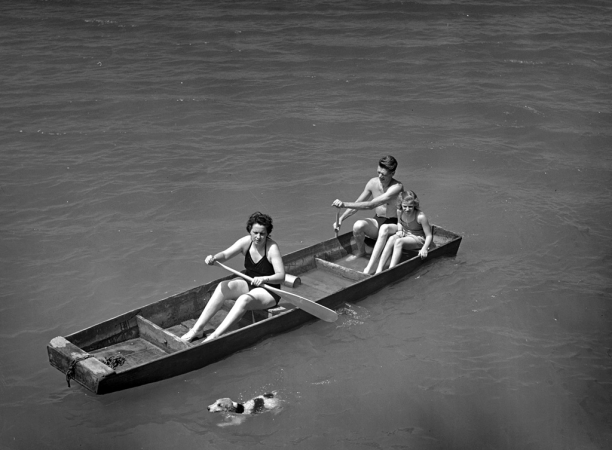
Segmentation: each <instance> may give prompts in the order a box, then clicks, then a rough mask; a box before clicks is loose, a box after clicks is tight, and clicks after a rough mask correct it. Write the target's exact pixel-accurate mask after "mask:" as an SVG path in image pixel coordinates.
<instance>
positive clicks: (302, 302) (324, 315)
mask: <svg viewBox="0 0 612 450" xmlns="http://www.w3.org/2000/svg"><path fill="white" fill-rule="evenodd" d="M215 264H219V265H220V266H221V267H223V268H224V269H225V270H227V271H228V272H232V273H233V274H234V275H238V276H239V277H242V278H244V279H245V280H247V281H249V282H252V281H253V278H251V277H250V276H248V275H245V274H244V273H242V272H238V271H237V270H234V269H232V268H231V267H227V266H226V265H225V264H221V263H220V262H219V261H215ZM261 287H263V288H264V289H268V290H269V291H272V292H276V293H277V294H278V295H281V296H282V297H283V298H285V300H287V301H288V302H289V303H291V304H293V305H295V306H297V307H298V308H300V309H302V310H304V311H306V312H307V313H309V314H312V315H313V316H315V317H318V318H319V319H321V320H324V321H326V322H335V321H336V320H338V314H336V312H335V311H333V310H331V309H329V308H326V307H325V306H323V305H319V304H318V303H315V302H313V301H312V300H308V299H307V298H305V297H302V296H300V295H297V294H294V293H292V292H288V291H281V290H280V289H276V288H273V287H272V286H268V285H267V284H262V285H261Z"/></svg>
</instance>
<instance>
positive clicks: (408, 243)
mask: <svg viewBox="0 0 612 450" xmlns="http://www.w3.org/2000/svg"><path fill="white" fill-rule="evenodd" d="M422 246H423V244H422V243H420V242H419V241H418V240H416V239H415V238H413V237H410V236H406V237H403V238H400V239H397V240H396V241H395V243H394V244H393V255H392V256H391V264H389V268H391V267H395V266H397V264H398V263H399V262H400V259H402V249H407V250H414V249H416V248H421V247H422Z"/></svg>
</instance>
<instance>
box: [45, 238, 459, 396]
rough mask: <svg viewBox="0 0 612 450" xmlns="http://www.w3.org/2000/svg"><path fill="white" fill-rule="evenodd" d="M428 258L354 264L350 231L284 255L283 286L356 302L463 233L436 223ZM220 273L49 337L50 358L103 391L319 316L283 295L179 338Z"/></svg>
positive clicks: (452, 251)
mask: <svg viewBox="0 0 612 450" xmlns="http://www.w3.org/2000/svg"><path fill="white" fill-rule="evenodd" d="M432 228H433V244H434V248H432V249H431V250H430V252H429V255H428V257H427V259H425V260H423V259H421V258H420V257H419V256H417V255H416V253H415V252H408V253H407V254H405V255H404V256H403V258H402V262H401V263H400V264H398V265H397V266H395V267H393V268H392V269H387V270H384V271H383V272H381V273H379V274H376V275H366V274H364V273H363V272H359V271H357V270H355V266H354V265H355V264H357V263H358V264H363V260H361V261H355V262H352V263H350V262H347V261H346V257H347V255H349V254H351V253H353V252H354V251H355V250H356V248H357V246H356V243H355V239H354V238H353V235H352V233H345V234H343V235H341V236H338V237H335V238H332V239H329V240H327V241H324V242H321V243H318V244H315V245H312V246H310V247H306V248H304V249H301V250H297V251H295V252H293V253H289V254H287V255H284V256H283V261H284V264H285V271H286V273H287V274H288V277H287V279H290V280H291V282H287V283H285V285H284V287H283V290H285V291H287V292H290V293H293V294H296V295H299V296H302V297H306V298H308V299H311V300H313V301H315V302H317V303H318V304H320V305H322V306H325V307H327V308H330V309H336V308H339V307H340V306H342V305H343V304H344V303H346V302H350V303H354V302H356V301H359V300H361V299H363V298H365V297H367V296H368V295H370V294H372V293H374V292H376V291H378V290H380V289H382V288H383V287H385V286H387V285H389V284H390V283H392V282H395V281H398V280H400V279H401V278H402V277H404V276H406V275H408V274H409V273H410V272H412V271H414V270H415V269H416V268H418V267H419V266H420V265H421V264H423V263H424V262H426V261H428V260H430V259H433V258H437V257H440V256H454V255H456V254H457V251H458V250H459V245H460V244H461V236H460V235H458V234H456V233H453V232H451V231H447V230H445V229H443V228H440V227H438V226H434V227H432ZM233 277H234V275H231V276H228V277H223V278H219V279H217V280H214V281H211V282H209V283H206V284H204V285H202V286H198V287H196V288H193V289H190V290H188V291H185V292H182V293H180V294H176V295H173V296H171V297H168V298H165V299H163V300H159V301H157V302H154V303H150V304H148V305H146V306H143V307H142V308H138V309H135V310H132V311H129V312H126V313H125V314H121V315H120V316H117V317H115V318H113V319H110V320H107V321H105V322H101V323H99V324H96V325H94V326H91V327H89V328H86V329H84V330H82V331H78V332H76V333H73V334H70V335H68V336H64V337H62V336H58V337H56V338H54V339H52V340H51V342H50V343H49V344H48V345H47V351H48V354H49V362H50V363H51V365H52V366H53V367H55V368H56V369H58V370H59V371H60V372H62V373H64V374H66V379H67V381H68V384H69V385H70V380H75V381H76V382H77V383H79V384H80V385H82V386H84V387H85V388H87V389H89V390H90V391H92V392H94V393H96V394H106V393H110V392H114V391H119V390H122V389H128V388H132V387H135V386H140V385H143V384H146V383H152V382H155V381H160V380H164V379H166V378H171V377H174V376H177V375H181V374H184V373H187V372H190V371H192V370H196V369H200V368H202V367H205V366H207V365H209V364H211V363H214V362H215V361H219V360H220V359H223V358H226V357H228V356H230V355H231V354H233V353H235V352H237V351H239V350H242V349H244V348H246V347H250V346H252V345H255V344H256V343H258V342H260V341H262V340H263V339H266V338H268V337H271V336H273V335H276V334H279V333H283V332H286V331H289V330H291V329H294V328H296V327H298V326H300V325H303V324H304V323H306V322H309V321H311V320H314V319H315V317H314V316H312V315H311V314H309V313H307V312H305V311H303V310H301V309H299V308H296V307H295V306H294V305H293V304H291V303H287V302H284V301H283V299H281V303H280V304H279V306H278V307H277V308H272V309H268V310H263V311H247V312H246V313H245V314H244V316H243V317H242V319H241V320H240V321H239V322H238V323H236V324H235V325H233V327H232V328H231V329H230V331H228V332H227V333H226V334H224V335H222V336H221V337H219V338H217V339H214V340H211V341H208V342H206V343H204V342H203V339H201V340H196V341H193V342H191V343H186V342H184V341H182V340H181V339H180V336H182V335H183V334H185V333H186V332H187V331H188V330H189V329H190V328H191V327H192V326H193V324H194V323H195V321H196V319H197V318H198V316H199V315H200V313H201V312H202V310H203V309H204V306H205V305H206V302H207V301H208V300H209V299H210V296H211V295H212V293H213V292H214V290H215V287H216V286H217V285H218V284H219V283H220V282H221V281H223V280H228V279H231V278H233ZM232 305H233V301H231V300H226V302H225V304H224V307H223V309H222V310H221V311H219V312H218V313H217V314H216V316H215V317H214V318H213V320H212V321H211V323H210V324H209V326H208V328H207V329H206V330H205V335H207V334H208V333H210V332H211V331H212V330H214V329H215V328H216V327H217V325H218V324H219V323H220V322H221V321H222V320H223V318H224V317H225V315H226V314H227V311H229V310H230V309H231V306H232Z"/></svg>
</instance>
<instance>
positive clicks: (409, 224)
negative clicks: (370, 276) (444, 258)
mask: <svg viewBox="0 0 612 450" xmlns="http://www.w3.org/2000/svg"><path fill="white" fill-rule="evenodd" d="M397 218H398V220H397V233H396V234H395V235H394V236H391V237H390V238H389V240H388V241H387V245H386V246H385V249H384V250H383V254H382V256H381V257H380V262H379V263H378V268H377V269H376V273H379V272H382V271H383V269H384V267H385V263H386V262H387V259H389V255H391V253H392V252H393V254H392V255H391V263H390V264H389V268H392V267H395V266H396V265H397V264H398V263H399V261H400V259H401V257H402V250H403V249H406V250H417V249H419V248H420V250H419V256H420V257H421V258H427V249H428V248H429V246H430V245H431V243H432V241H433V234H432V233H431V225H429V220H428V219H427V216H426V215H425V213H424V212H423V211H421V210H420V209H419V199H418V198H417V195H416V194H415V193H414V192H413V191H407V192H402V193H400V195H399V196H398V198H397Z"/></svg>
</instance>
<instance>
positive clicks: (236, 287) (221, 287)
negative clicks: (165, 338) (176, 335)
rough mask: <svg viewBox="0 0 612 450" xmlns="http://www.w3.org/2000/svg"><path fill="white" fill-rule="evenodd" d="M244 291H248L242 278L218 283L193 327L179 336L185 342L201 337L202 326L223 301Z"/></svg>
mask: <svg viewBox="0 0 612 450" xmlns="http://www.w3.org/2000/svg"><path fill="white" fill-rule="evenodd" d="M245 292H248V285H247V283H246V281H244V280H230V281H222V282H221V283H219V284H218V285H217V287H216V288H215V292H214V293H213V295H211V297H210V300H208V302H207V303H206V306H205V307H204V311H202V314H200V317H199V318H198V320H197V321H196V323H195V324H194V326H193V328H191V330H189V331H188V332H187V333H185V334H184V335H183V336H181V339H182V340H183V341H185V342H191V341H193V340H194V339H195V338H197V337H202V331H203V330H204V327H205V326H206V324H207V323H208V322H209V321H210V319H212V317H213V316H214V315H215V314H216V313H217V311H219V310H220V309H221V307H222V306H223V302H224V301H225V300H227V299H232V298H237V297H239V296H240V295H241V294H243V293H245Z"/></svg>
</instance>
